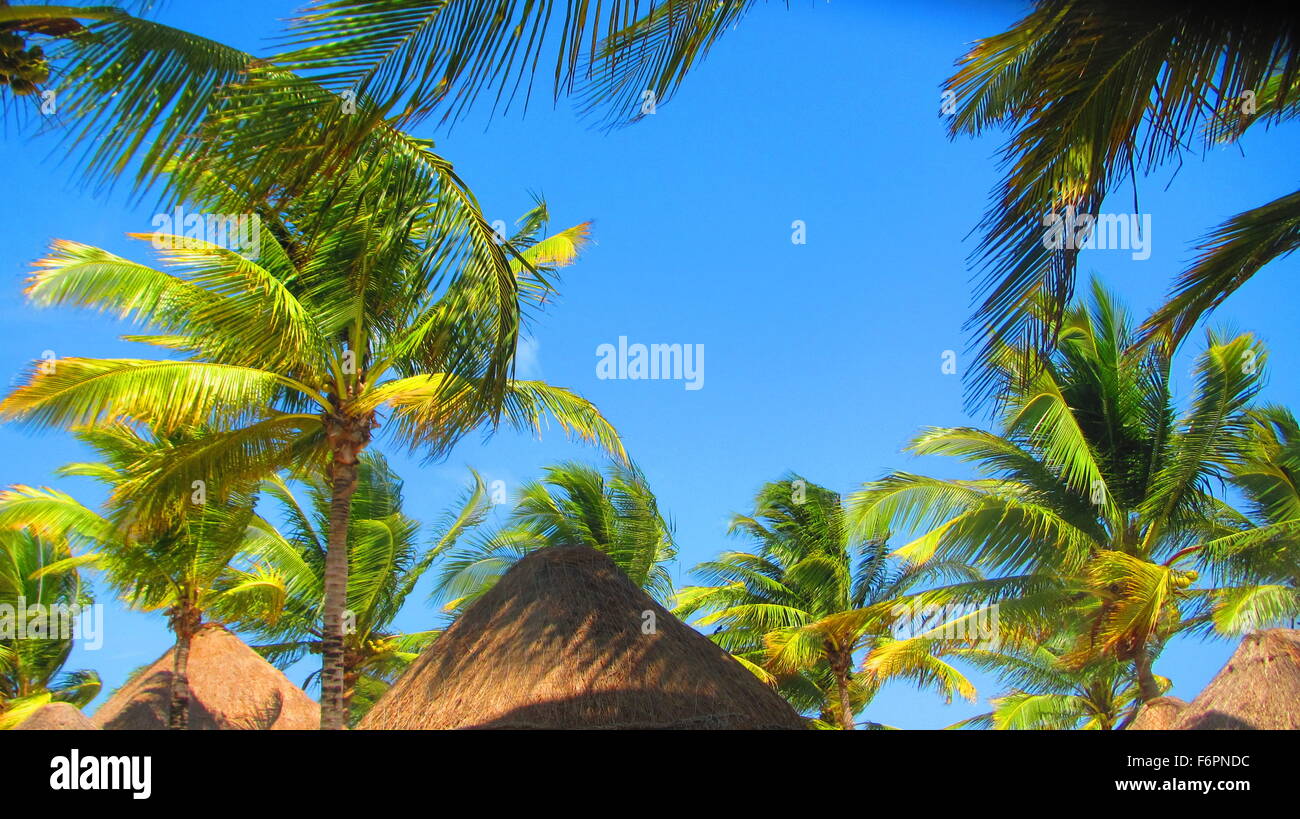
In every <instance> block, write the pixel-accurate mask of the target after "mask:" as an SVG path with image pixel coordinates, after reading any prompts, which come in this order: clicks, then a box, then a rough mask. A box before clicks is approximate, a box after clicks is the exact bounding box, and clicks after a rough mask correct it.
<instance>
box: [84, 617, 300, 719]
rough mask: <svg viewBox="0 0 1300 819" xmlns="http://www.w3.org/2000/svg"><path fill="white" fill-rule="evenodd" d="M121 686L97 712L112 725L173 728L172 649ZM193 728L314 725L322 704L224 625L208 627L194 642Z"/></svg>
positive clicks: (97, 716) (191, 664)
mask: <svg viewBox="0 0 1300 819" xmlns="http://www.w3.org/2000/svg"><path fill="white" fill-rule="evenodd" d="M173 650H174V649H168V650H167V653H165V654H163V655H162V656H161V657H159V658H158V661H157V662H155V663H154V664H153V665H151V666H149V667H148V668H146V669H145V670H144V671H142V672H140V673H139V674H137V675H136V676H135V678H134V679H132V680H130V681H129V682H127V684H126V685H124V686H122V687H121V688H119V689H118V690H117V691H116V692H115V693H114V694H113V696H112V697H110V698H109V700H108V702H106V703H104V704H103V705H102V706H100V708H99V710H98V711H96V712H95V716H94V718H93V719H94V722H95V724H96V725H98V726H100V727H102V728H106V729H109V730H118V729H125V730H159V729H166V727H167V708H168V704H169V703H170V702H171V679H172V651H173ZM188 676H189V679H190V724H189V727H190V728H191V729H205V730H212V729H270V730H274V731H280V730H294V729H300V730H311V729H316V728H319V727H320V709H319V707H318V706H317V705H316V703H315V702H313V701H312V699H311V698H310V697H308V696H307V695H306V694H305V693H303V691H302V689H300V688H298V687H297V686H296V685H294V684H293V683H291V682H290V681H289V678H288V677H286V676H284V674H282V673H281V672H280V670H279V669H277V668H276V667H275V666H273V665H271V664H270V663H268V662H267V661H266V660H264V659H262V657H261V655H259V654H258V653H257V652H256V651H253V649H251V648H249V647H248V645H247V644H245V643H244V641H243V640H241V639H239V638H238V637H236V636H235V635H234V634H232V633H231V632H230V631H228V630H226V629H225V628H223V627H222V626H218V625H207V626H204V627H203V628H202V629H201V630H200V631H199V633H198V634H195V635H194V641H193V642H192V643H191V644H190V662H189V668H188Z"/></svg>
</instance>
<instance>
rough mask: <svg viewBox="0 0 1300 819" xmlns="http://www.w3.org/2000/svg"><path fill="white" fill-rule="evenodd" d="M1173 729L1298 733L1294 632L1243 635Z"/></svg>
mask: <svg viewBox="0 0 1300 819" xmlns="http://www.w3.org/2000/svg"><path fill="white" fill-rule="evenodd" d="M1173 727H1174V728H1181V729H1188V730H1197V729H1211V730H1234V729H1238V730H1239V729H1247V730H1249V729H1264V730H1295V729H1300V631H1296V630H1294V629H1284V628H1274V629H1268V630H1265V631H1257V632H1255V633H1253V634H1248V635H1246V637H1245V638H1244V639H1243V640H1242V641H1241V645H1240V646H1238V647H1237V650H1236V652H1235V653H1234V654H1233V655H1232V658H1231V659H1229V660H1228V663H1227V665H1225V666H1224V667H1223V668H1222V669H1221V670H1220V671H1219V673H1218V674H1216V675H1215V676H1214V679H1213V680H1210V684H1209V685H1207V686H1205V690H1204V691H1202V692H1201V693H1200V694H1199V695H1197V697H1196V699H1194V700H1192V702H1191V704H1190V705H1189V706H1187V708H1186V709H1185V710H1184V711H1183V712H1182V713H1181V714H1180V716H1179V718H1178V722H1177V723H1176V724H1175V725H1174V726H1173Z"/></svg>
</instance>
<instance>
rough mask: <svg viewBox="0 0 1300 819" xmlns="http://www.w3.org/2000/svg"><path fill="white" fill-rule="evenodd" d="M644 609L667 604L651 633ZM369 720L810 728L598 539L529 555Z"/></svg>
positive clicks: (657, 611)
mask: <svg viewBox="0 0 1300 819" xmlns="http://www.w3.org/2000/svg"><path fill="white" fill-rule="evenodd" d="M645 612H653V613H654V627H655V628H654V633H650V634H646V633H644V630H648V628H647V629H644V630H643V623H646V622H648V618H645V617H643V614H644V613H645ZM359 727H361V728H379V729H404V728H606V729H610V728H801V727H803V723H802V721H801V720H800V719H799V717H798V715H797V714H795V712H794V710H793V709H791V708H790V706H789V705H788V704H786V702H785V700H783V699H781V697H780V696H779V695H778V694H776V692H774V691H772V690H771V689H770V688H768V687H767V686H765V685H763V684H762V683H761V682H759V680H758V679H757V678H755V677H754V675H753V674H751V673H750V672H749V671H747V670H746V669H745V668H744V667H742V666H741V665H740V664H739V663H738V662H736V661H735V660H734V659H732V658H731V657H730V656H728V655H727V653H726V652H724V651H723V650H722V649H721V648H719V647H718V646H716V645H714V644H713V643H712V642H711V641H710V640H709V639H708V638H706V637H704V636H703V635H701V634H699V633H698V632H696V631H695V630H694V629H692V628H690V627H689V626H687V625H686V624H685V623H683V622H681V621H680V620H678V619H677V618H676V617H674V616H673V615H672V614H670V613H669V612H668V611H666V610H665V609H664V608H662V607H661V606H659V605H658V604H657V603H655V602H654V601H653V600H652V599H651V598H650V596H649V595H647V594H646V593H645V592H644V591H642V590H641V589H640V588H638V587H637V586H635V585H634V584H633V583H632V582H631V581H630V580H628V578H627V576H626V575H625V574H623V572H622V571H620V570H619V569H618V567H617V566H615V565H614V563H613V561H611V560H610V559H609V558H608V557H606V556H605V555H603V554H601V553H600V552H597V551H595V550H594V549H589V548H586V547H558V546H556V547H548V548H545V549H539V550H538V551H536V552H534V553H532V554H531V555H528V556H527V557H525V558H524V559H523V560H521V561H519V563H517V564H516V565H515V566H514V567H512V568H511V569H510V571H508V572H506V574H505V576H504V577H502V578H501V580H500V582H498V583H497V584H496V586H495V587H493V588H492V589H491V590H490V591H489V592H488V593H487V594H485V595H483V597H481V598H480V599H479V600H478V601H476V602H475V603H474V604H473V605H471V606H470V607H469V609H468V610H467V611H465V613H464V614H463V615H461V617H460V618H459V619H458V620H457V621H456V622H455V624H453V625H452V627H451V628H449V629H448V630H447V632H446V633H445V634H443V635H442V636H441V637H440V638H439V639H438V640H437V641H436V642H434V643H433V645H431V646H430V647H429V648H428V649H426V650H425V651H424V653H423V654H422V655H420V657H419V659H417V660H416V661H415V663H414V664H412V666H411V668H410V669H409V670H407V672H406V673H405V674H404V675H402V677H401V679H399V680H398V681H397V683H396V684H395V685H394V686H393V687H392V689H390V690H389V691H388V692H387V693H386V694H385V695H384V696H383V697H382V698H381V699H380V700H379V702H378V703H376V704H375V706H374V708H373V709H371V711H370V713H369V714H367V715H366V717H365V718H364V719H363V720H362V721H361V724H360V726H359Z"/></svg>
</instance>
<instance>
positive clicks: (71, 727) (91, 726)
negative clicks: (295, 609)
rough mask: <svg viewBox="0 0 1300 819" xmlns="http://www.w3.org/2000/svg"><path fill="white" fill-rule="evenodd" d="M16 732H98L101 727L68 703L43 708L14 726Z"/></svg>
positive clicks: (50, 704)
mask: <svg viewBox="0 0 1300 819" xmlns="http://www.w3.org/2000/svg"><path fill="white" fill-rule="evenodd" d="M14 730H15V731H97V730H99V726H97V725H95V723H93V722H91V721H90V720H89V719H87V717H86V715H85V714H83V713H81V709H80V708H78V707H77V706H75V705H72V704H70V703H66V702H51V703H49V704H47V705H43V706H41V707H40V708H39V709H37V710H36V711H35V712H34V713H33V714H32V715H31V716H30V717H28V718H27V719H25V720H23V721H22V722H20V723H18V725H16V726H14Z"/></svg>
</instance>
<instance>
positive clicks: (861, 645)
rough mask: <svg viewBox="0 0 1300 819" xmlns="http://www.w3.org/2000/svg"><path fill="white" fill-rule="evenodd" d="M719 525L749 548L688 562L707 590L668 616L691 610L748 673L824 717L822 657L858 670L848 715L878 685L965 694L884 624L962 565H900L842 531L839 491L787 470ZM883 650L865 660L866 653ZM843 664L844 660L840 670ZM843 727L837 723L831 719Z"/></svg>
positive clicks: (828, 679)
mask: <svg viewBox="0 0 1300 819" xmlns="http://www.w3.org/2000/svg"><path fill="white" fill-rule="evenodd" d="M731 532H732V533H733V534H738V535H741V536H743V537H745V538H747V539H749V540H751V541H752V542H753V543H754V544H755V545H756V547H757V548H756V550H755V551H754V552H752V553H751V552H724V553H723V554H722V555H720V556H719V557H718V558H717V559H715V560H712V561H708V562H705V563H702V564H700V565H699V566H697V567H695V569H694V570H693V572H694V574H696V575H697V576H699V577H700V578H702V579H703V580H705V582H706V583H708V584H709V585H705V586H690V587H687V588H684V589H682V590H681V592H680V593H679V594H678V597H677V601H678V605H677V608H676V609H675V613H677V614H678V615H679V616H681V617H683V618H689V617H692V616H695V615H700V614H703V616H702V617H700V618H699V620H698V624H699V625H700V626H703V627H706V628H709V627H713V628H715V631H714V633H713V635H712V638H713V640H714V641H715V642H717V643H718V644H719V645H720V646H722V647H723V648H725V649H726V650H727V651H729V652H731V653H732V654H733V655H734V656H736V657H737V659H739V660H740V661H741V662H742V663H744V664H746V665H747V666H748V667H749V668H750V669H751V670H752V671H754V672H755V673H756V674H758V675H759V677H760V678H762V679H765V680H768V681H769V682H773V683H775V684H776V685H777V686H778V690H779V691H781V693H782V694H783V695H784V696H786V697H787V699H789V700H790V702H791V704H792V705H794V706H795V707H796V708H797V709H799V710H801V711H803V712H805V713H807V712H814V713H818V714H820V715H821V719H822V721H823V722H826V723H828V724H830V723H834V721H835V716H834V714H835V712H836V711H838V710H839V709H840V707H841V705H842V703H840V701H839V693H838V692H837V690H836V683H835V679H834V677H833V671H834V670H835V669H833V668H832V663H831V661H830V659H831V658H832V657H834V658H837V660H838V661H840V662H845V663H851V662H852V661H853V657H854V655H855V654H863V653H865V655H866V658H867V659H866V663H867V665H868V666H869V668H867V669H865V670H863V671H860V672H857V673H852V674H851V675H850V676H848V678H847V696H848V699H849V711H850V713H852V714H857V713H859V712H860V711H861V710H862V709H863V708H865V707H866V705H867V704H868V703H869V702H870V701H871V699H872V698H873V697H874V696H875V693H876V691H877V690H878V689H879V686H880V685H881V683H882V682H884V680H886V679H889V678H895V677H896V678H903V679H911V680H913V681H915V682H917V683H918V684H920V685H922V686H927V687H934V688H936V689H937V690H939V691H941V692H943V693H944V694H945V696H947V697H951V696H952V695H953V694H960V695H962V696H965V697H973V696H974V689H973V687H972V686H971V685H970V683H969V682H968V681H967V680H966V679H965V677H963V676H962V675H961V673H960V672H958V671H957V670H956V669H955V668H953V667H952V666H951V665H949V664H948V663H946V662H944V661H943V660H942V659H941V658H940V653H941V652H940V651H935V650H931V649H933V648H934V645H932V644H926V645H925V646H924V650H920V651H917V650H914V649H915V648H916V647H917V646H918V644H916V643H912V642H911V641H910V639H895V635H894V633H893V631H894V630H893V625H894V621H895V620H896V619H897V617H898V612H899V607H900V605H902V600H903V598H904V596H905V595H906V594H907V592H908V591H909V590H911V589H915V588H917V587H920V586H923V585H924V584H926V583H927V582H934V581H945V580H952V579H961V580H971V579H974V578H975V577H978V575H977V574H976V573H974V572H973V571H972V570H970V569H969V568H967V567H965V566H960V565H957V564H940V563H937V562H936V563H931V564H927V565H914V566H910V567H909V566H903V565H901V564H899V563H898V562H897V561H894V560H891V559H890V557H889V554H888V549H887V548H886V546H885V540H884V539H883V538H881V539H876V540H859V539H855V538H853V537H852V536H851V533H850V530H849V526H848V523H847V519H846V515H845V510H844V507H843V504H842V503H841V500H840V497H839V495H838V494H836V493H835V492H832V491H831V490H829V489H826V488H825V487H822V486H818V485H816V484H813V483H811V482H809V481H806V480H804V479H803V478H800V477H798V476H796V475H792V476H789V477H788V478H786V479H784V480H781V481H777V482H773V483H769V484H766V485H764V486H763V488H762V489H761V490H760V491H759V493H758V495H757V497H756V498H755V503H754V511H753V513H751V514H749V515H736V516H735V517H733V518H732V522H731ZM880 650H886V651H887V657H884V658H882V659H880V660H879V661H878V662H877V663H876V664H875V665H874V666H872V665H871V657H872V653H873V652H875V651H880ZM844 670H845V671H847V667H845V669H844ZM840 727H848V726H843V725H842V726H840Z"/></svg>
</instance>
